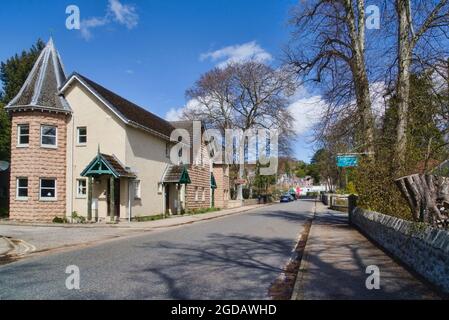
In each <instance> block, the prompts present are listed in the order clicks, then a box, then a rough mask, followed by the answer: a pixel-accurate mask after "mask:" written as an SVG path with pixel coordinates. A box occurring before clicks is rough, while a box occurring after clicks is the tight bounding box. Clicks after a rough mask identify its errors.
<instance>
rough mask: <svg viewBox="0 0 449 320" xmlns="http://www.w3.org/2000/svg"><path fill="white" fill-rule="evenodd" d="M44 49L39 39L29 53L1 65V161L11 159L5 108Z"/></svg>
mask: <svg viewBox="0 0 449 320" xmlns="http://www.w3.org/2000/svg"><path fill="white" fill-rule="evenodd" d="M44 48H45V43H44V42H43V41H42V40H40V39H39V40H38V41H37V42H36V44H34V45H33V46H32V47H31V48H30V49H29V50H28V51H23V52H22V53H21V54H20V55H19V54H16V55H14V56H13V57H11V58H9V59H8V60H6V62H2V63H1V64H0V81H1V84H2V88H1V90H0V160H9V158H10V122H9V117H8V115H7V113H6V112H5V109H4V106H5V105H6V104H8V102H10V101H11V100H12V99H13V98H14V97H15V96H16V95H17V93H18V92H19V90H20V88H21V87H22V85H23V84H24V82H25V80H26V78H27V77H28V74H29V73H30V71H31V69H32V68H33V65H34V63H35V62H36V60H37V58H38V57H39V54H40V53H41V51H42V49H44Z"/></svg>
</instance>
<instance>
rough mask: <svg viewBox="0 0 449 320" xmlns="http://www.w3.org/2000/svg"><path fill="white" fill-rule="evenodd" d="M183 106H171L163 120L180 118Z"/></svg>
mask: <svg viewBox="0 0 449 320" xmlns="http://www.w3.org/2000/svg"><path fill="white" fill-rule="evenodd" d="M183 112H184V108H178V109H177V108H171V109H170V110H169V111H168V112H167V114H166V115H165V120H167V121H178V120H181V117H182V114H183Z"/></svg>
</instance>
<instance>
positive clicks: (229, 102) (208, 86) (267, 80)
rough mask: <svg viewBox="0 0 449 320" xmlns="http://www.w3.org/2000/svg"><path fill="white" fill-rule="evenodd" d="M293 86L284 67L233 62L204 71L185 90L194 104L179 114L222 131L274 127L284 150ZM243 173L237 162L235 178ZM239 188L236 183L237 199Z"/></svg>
mask: <svg viewBox="0 0 449 320" xmlns="http://www.w3.org/2000/svg"><path fill="white" fill-rule="evenodd" d="M295 89H296V84H295V81H294V78H293V77H292V74H291V72H288V71H287V70H284V69H274V68H272V67H270V66H267V65H265V64H263V63H259V62H255V61H249V62H245V63H233V64H229V65H228V66H226V67H224V68H216V69H213V70H211V71H209V72H207V73H206V74H204V75H203V76H201V78H200V80H199V81H197V82H196V83H195V85H194V86H193V87H192V88H191V89H189V90H188V91H187V98H188V99H191V100H193V101H195V102H196V104H195V107H193V108H188V109H186V110H185V112H184V115H183V117H184V118H187V119H197V120H203V121H204V122H205V123H206V125H207V126H208V127H210V128H217V129H221V130H223V131H224V130H226V129H230V128H236V129H241V130H243V131H246V130H248V129H278V130H279V132H280V134H279V149H280V151H281V153H282V154H288V153H289V152H291V141H292V139H294V130H293V123H294V119H293V116H292V115H291V113H290V111H289V110H288V106H289V105H290V101H289V97H290V96H291V95H293V93H294V91H295ZM241 143H242V142H241ZM243 143H245V142H243ZM243 174H244V166H243V165H241V166H240V170H239V178H243ZM241 191H242V188H241V187H240V188H239V192H238V194H239V199H240V198H241V196H242V193H241Z"/></svg>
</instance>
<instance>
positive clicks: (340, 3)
mask: <svg viewBox="0 0 449 320" xmlns="http://www.w3.org/2000/svg"><path fill="white" fill-rule="evenodd" d="M365 21H366V16H365V1H364V0H355V1H353V0H334V1H330V0H315V1H308V2H307V4H306V3H301V4H299V5H298V6H297V8H296V10H294V12H293V19H292V23H293V25H294V26H295V33H294V41H293V42H292V45H291V46H290V48H289V50H288V52H287V58H288V63H289V65H291V66H293V67H294V68H295V70H296V71H297V72H298V74H300V75H303V76H305V77H306V79H308V80H313V81H317V82H321V83H323V84H324V87H325V88H326V87H327V88H326V90H327V92H326V94H325V95H326V98H327V100H328V102H329V105H330V108H332V109H334V110H333V112H335V111H336V109H337V108H345V107H347V106H348V105H351V104H352V101H353V100H354V96H355V101H356V111H357V114H356V117H355V118H354V120H355V119H357V120H359V122H358V131H359V132H360V133H361V134H360V135H361V139H360V141H359V142H360V143H362V147H363V149H364V150H365V151H366V152H369V153H372V152H373V151H374V121H373V114H372V107H371V99H370V86H369V79H368V74H367V67H366V63H365ZM326 119H328V120H329V119H330V118H326ZM322 127H323V128H325V127H326V125H324V126H322Z"/></svg>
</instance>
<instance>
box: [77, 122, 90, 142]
mask: <svg viewBox="0 0 449 320" xmlns="http://www.w3.org/2000/svg"><path fill="white" fill-rule="evenodd" d="M81 129H85V130H86V134H85V135H81V134H80V130H81ZM87 134H88V132H87V127H86V126H84V127H77V128H76V144H77V145H78V146H85V145H87V142H88V140H87ZM81 136H83V137H86V142H81V141H80V138H81Z"/></svg>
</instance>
